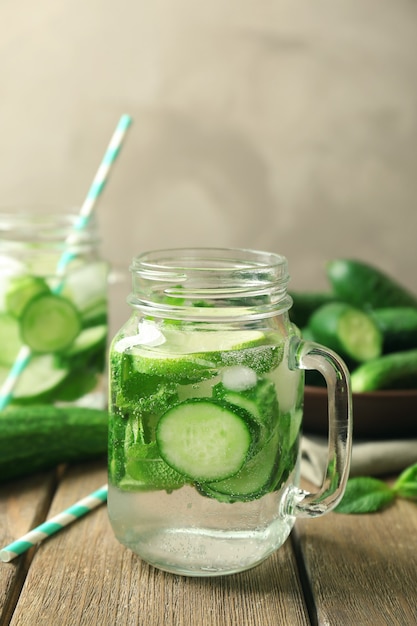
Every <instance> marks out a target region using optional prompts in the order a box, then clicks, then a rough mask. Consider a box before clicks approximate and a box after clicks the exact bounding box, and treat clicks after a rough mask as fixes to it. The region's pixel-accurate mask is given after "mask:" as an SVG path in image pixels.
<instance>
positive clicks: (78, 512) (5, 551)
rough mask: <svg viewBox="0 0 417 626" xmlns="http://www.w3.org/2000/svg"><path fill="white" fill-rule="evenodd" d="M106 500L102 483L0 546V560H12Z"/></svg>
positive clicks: (6, 561) (105, 491)
mask: <svg viewBox="0 0 417 626" xmlns="http://www.w3.org/2000/svg"><path fill="white" fill-rule="evenodd" d="M106 500H107V485H103V486H102V487H100V489H97V491H93V493H91V494H90V495H89V496H86V497H85V498H83V499H82V500H79V501H78V502H76V503H75V504H73V505H72V506H70V507H69V508H68V509H65V511H62V513H58V515H55V517H52V518H51V519H50V520H47V521H46V522H44V523H43V524H40V526H37V527H36V528H34V529H33V530H31V531H30V532H28V533H27V534H26V535H23V537H20V539H17V540H16V541H14V542H13V543H10V544H9V545H8V546H5V547H4V548H2V549H1V550H0V561H3V562H4V563H8V562H9V561H12V560H13V559H14V558H16V557H17V556H19V555H20V554H23V553H24V552H26V551H27V550H29V549H30V548H32V547H33V546H35V545H37V544H38V543H40V542H41V541H43V540H44V539H46V538H47V537H50V536H51V535H54V534H55V533H57V532H58V531H59V530H61V529H62V528H64V527H65V526H68V524H71V523H72V522H74V521H75V520H77V519H79V518H80V517H83V516H84V515H86V514H87V513H89V512H90V511H92V510H93V509H95V508H96V507H98V506H100V504H103V502H106Z"/></svg>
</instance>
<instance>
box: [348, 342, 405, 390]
mask: <svg viewBox="0 0 417 626" xmlns="http://www.w3.org/2000/svg"><path fill="white" fill-rule="evenodd" d="M351 384H352V391H353V392H364V391H376V390H378V389H417V349H414V350H406V351H403V352H393V353H391V354H386V355H384V356H381V357H379V358H378V359H374V360H373V361H369V362H368V363H364V364H362V365H360V366H359V367H358V368H357V369H356V370H354V371H353V372H352V374H351Z"/></svg>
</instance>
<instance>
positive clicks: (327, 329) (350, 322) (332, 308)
mask: <svg viewBox="0 0 417 626" xmlns="http://www.w3.org/2000/svg"><path fill="white" fill-rule="evenodd" d="M309 326H310V328H311V330H312V333H313V335H314V337H315V338H316V340H317V341H318V342H320V343H322V344H324V345H325V346H327V347H328V348H331V349H332V350H335V351H336V352H338V353H339V354H340V356H342V357H345V356H347V357H350V358H351V359H354V360H355V361H358V362H363V361H369V360H370V359H375V358H376V357H378V356H380V354H381V352H382V334H381V332H380V330H379V328H378V326H377V325H376V323H375V322H374V320H373V319H372V317H371V316H370V315H368V314H367V313H365V312H364V311H361V310H360V309H357V308H356V307H353V306H351V305H349V304H346V303H344V302H333V303H330V304H325V305H323V306H322V307H320V308H319V309H317V311H315V312H314V313H313V315H312V316H311V318H310V323H309Z"/></svg>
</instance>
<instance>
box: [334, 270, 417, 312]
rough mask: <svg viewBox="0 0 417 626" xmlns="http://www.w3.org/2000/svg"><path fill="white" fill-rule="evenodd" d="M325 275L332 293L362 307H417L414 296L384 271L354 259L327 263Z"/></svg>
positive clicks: (416, 298) (416, 297) (416, 300)
mask: <svg viewBox="0 0 417 626" xmlns="http://www.w3.org/2000/svg"><path fill="white" fill-rule="evenodd" d="M326 272H327V277H328V279H329V281H330V283H331V286H332V288H333V291H334V293H335V295H336V296H337V297H338V298H340V299H341V300H344V301H346V302H348V303H350V304H352V305H354V306H357V307H359V308H363V309H378V308H383V307H391V306H393V307H398V306H411V307H417V296H416V295H415V294H413V293H411V292H410V291H409V290H408V289H406V288H405V287H404V286H403V285H401V284H400V283H399V282H397V281H396V280H395V279H394V278H392V277H391V276H388V274H386V273H385V272H382V271H381V270H379V269H377V268H376V267H374V266H373V265H371V264H368V263H365V262H363V261H358V260H355V259H335V260H333V261H330V262H329V263H327V266H326Z"/></svg>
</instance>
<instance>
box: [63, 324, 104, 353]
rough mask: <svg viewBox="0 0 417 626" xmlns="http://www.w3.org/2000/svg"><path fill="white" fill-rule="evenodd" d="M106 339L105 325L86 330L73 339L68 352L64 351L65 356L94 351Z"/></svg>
mask: <svg viewBox="0 0 417 626" xmlns="http://www.w3.org/2000/svg"><path fill="white" fill-rule="evenodd" d="M106 339H107V324H100V325H99V326H91V327H90V328H86V329H85V330H82V331H81V332H80V334H79V335H78V336H77V337H76V338H75V340H74V341H73V342H72V344H71V345H70V347H69V348H68V350H66V352H65V356H69V357H72V356H76V355H78V354H80V353H82V352H87V351H89V350H94V349H95V348H97V346H99V345H100V344H105V342H106Z"/></svg>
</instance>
